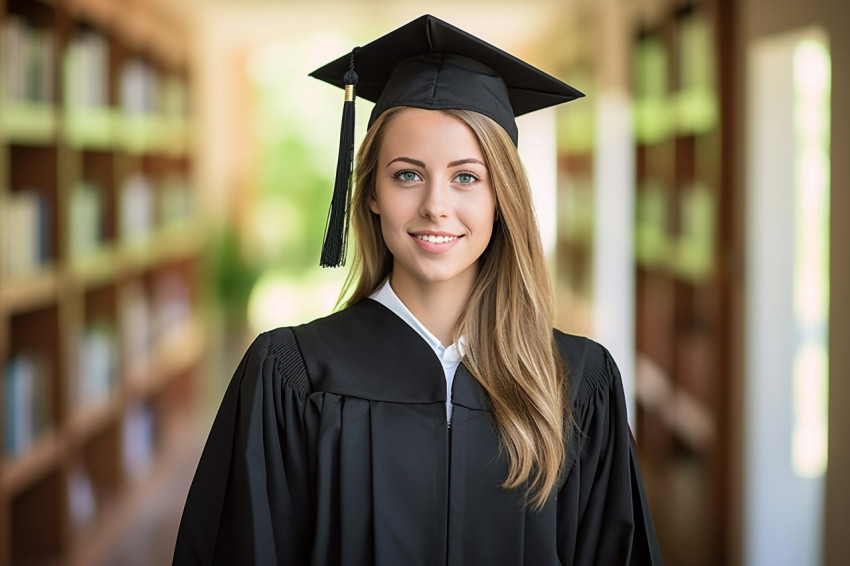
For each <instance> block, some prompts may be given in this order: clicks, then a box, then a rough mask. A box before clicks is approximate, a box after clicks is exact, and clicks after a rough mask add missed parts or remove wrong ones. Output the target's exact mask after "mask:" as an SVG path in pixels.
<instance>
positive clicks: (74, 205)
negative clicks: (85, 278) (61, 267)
mask: <svg viewBox="0 0 850 566" xmlns="http://www.w3.org/2000/svg"><path fill="white" fill-rule="evenodd" d="M68 200H69V205H68V210H69V215H70V218H69V220H70V222H69V229H70V241H69V251H70V255H71V258H72V259H73V260H79V259H81V258H84V257H85V256H87V255H90V254H91V253H92V252H96V251H97V250H99V249H101V248H102V247H103V245H104V230H103V226H104V215H105V212H106V207H105V206H104V202H103V201H104V199H103V191H102V190H101V188H100V187H98V186H97V185H95V184H94V183H90V182H87V181H79V182H77V183H76V184H75V185H74V187H73V188H72V189H71V194H70V197H69V199H68Z"/></svg>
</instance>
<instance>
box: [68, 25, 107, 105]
mask: <svg viewBox="0 0 850 566" xmlns="http://www.w3.org/2000/svg"><path fill="white" fill-rule="evenodd" d="M63 70H64V77H65V97H66V102H67V103H68V106H69V107H70V108H71V109H80V108H105V107H106V106H108V104H109V45H108V43H107V41H106V39H105V38H104V37H103V35H101V34H100V33H97V32H95V31H92V30H84V31H81V32H80V33H78V34H77V35H76V36H75V37H74V38H73V39H72V40H71V42H70V44H69V45H68V48H67V50H66V52H65V57H64V60H63Z"/></svg>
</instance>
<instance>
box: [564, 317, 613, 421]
mask: <svg viewBox="0 0 850 566" xmlns="http://www.w3.org/2000/svg"><path fill="white" fill-rule="evenodd" d="M553 333H554V336H555V343H556V344H557V346H558V352H559V353H560V355H561V359H562V360H563V362H564V370H565V373H566V376H567V380H568V381H569V385H570V399H571V400H572V403H573V405H583V404H586V403H587V402H588V401H589V400H590V399H591V398H592V397H594V396H595V395H597V394H598V393H599V392H600V391H604V390H608V389H609V388H610V387H611V386H612V385H613V386H616V385H617V384H619V381H620V374H619V370H618V369H617V366H616V364H615V363H614V360H613V358H612V357H611V354H610V352H609V351H608V349H607V348H605V346H603V345H602V344H599V343H598V342H595V341H594V340H591V339H590V338H586V337H584V336H575V335H572V334H566V333H564V332H561V331H560V330H557V329H555V330H554V331H553Z"/></svg>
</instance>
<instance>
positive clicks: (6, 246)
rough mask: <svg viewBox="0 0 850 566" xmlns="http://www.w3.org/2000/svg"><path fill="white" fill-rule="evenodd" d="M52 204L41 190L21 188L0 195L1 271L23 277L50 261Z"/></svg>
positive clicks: (11, 275)
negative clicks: (0, 231)
mask: <svg viewBox="0 0 850 566" xmlns="http://www.w3.org/2000/svg"><path fill="white" fill-rule="evenodd" d="M50 209H51V207H50V205H49V203H48V201H47V198H46V196H45V194H44V192H43V191H40V190H37V189H23V190H19V191H12V192H10V193H6V194H5V195H0V229H2V234H0V243H2V245H3V253H2V254H0V255H2V257H3V266H2V267H3V274H4V275H5V276H6V277H12V278H14V277H26V276H29V275H33V274H35V273H37V272H38V271H40V270H41V269H42V268H43V267H44V266H45V265H46V264H47V263H48V262H49V261H50V257H51V253H50V230H51V228H50V226H51V210H50Z"/></svg>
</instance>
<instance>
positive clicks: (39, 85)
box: [0, 14, 56, 103]
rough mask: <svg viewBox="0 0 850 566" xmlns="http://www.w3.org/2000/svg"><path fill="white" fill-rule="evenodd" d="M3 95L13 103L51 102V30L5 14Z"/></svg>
mask: <svg viewBox="0 0 850 566" xmlns="http://www.w3.org/2000/svg"><path fill="white" fill-rule="evenodd" d="M0 36H1V37H2V47H1V48H2V67H3V85H4V86H3V91H4V92H3V94H4V96H5V98H6V100H10V101H17V102H42V103H44V102H51V101H54V100H55V90H56V85H55V79H54V70H55V68H56V44H55V39H54V36H53V30H50V29H40V28H37V27H34V26H31V25H30V24H29V23H28V22H27V21H26V20H25V19H24V18H22V17H21V16H19V15H17V14H7V15H6V17H5V19H4V20H3V25H2V30H1V31H0Z"/></svg>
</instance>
